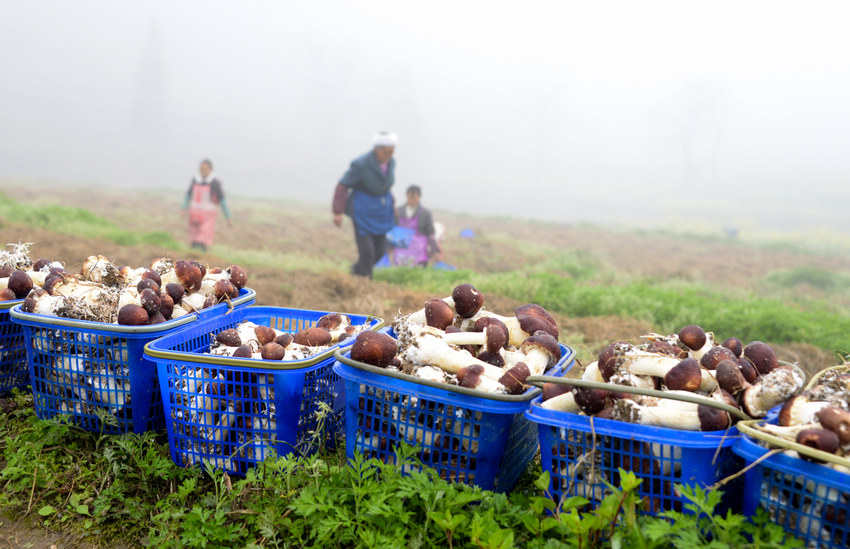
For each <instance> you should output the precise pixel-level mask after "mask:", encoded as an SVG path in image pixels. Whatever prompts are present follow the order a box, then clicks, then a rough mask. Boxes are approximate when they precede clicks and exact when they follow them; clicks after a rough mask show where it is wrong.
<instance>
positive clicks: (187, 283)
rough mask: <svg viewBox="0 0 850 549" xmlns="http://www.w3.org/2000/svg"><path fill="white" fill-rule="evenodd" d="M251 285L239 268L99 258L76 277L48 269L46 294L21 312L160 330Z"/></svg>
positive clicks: (41, 291)
mask: <svg viewBox="0 0 850 549" xmlns="http://www.w3.org/2000/svg"><path fill="white" fill-rule="evenodd" d="M36 264H38V263H36ZM51 265H52V264H51ZM45 268H47V267H45ZM247 281H248V275H247V273H246V272H245V269H243V268H242V267H240V266H238V265H231V266H230V267H228V268H227V269H221V268H218V267H216V268H209V267H207V266H206V265H203V264H201V263H198V262H197V261H194V260H188V261H187V260H177V261H174V260H171V259H168V258H160V259H157V260H155V261H154V262H153V263H152V264H151V266H150V267H149V268H147V267H140V268H132V267H120V268H119V267H118V266H117V265H115V264H113V263H111V262H110V261H109V260H108V259H107V258H105V257H103V256H102V255H97V256H89V257H88V258H87V259H86V260H85V261H84V262H83V266H82V269H81V270H80V273H79V274H78V275H76V276H74V275H71V274H70V273H68V272H67V271H66V270H65V269H64V268H62V267H61V265H60V266H58V267H55V266H54V267H52V268H50V269H49V271H48V272H47V274H46V276H45V278H44V284H43V288H35V289H33V290H32V291H31V292H29V293H28V295H26V299H25V301H24V304H23V305H22V307H21V308H22V310H23V311H24V312H30V313H36V314H42V315H50V316H59V317H64V318H72V319H77V320H91V321H95V322H105V323H112V324H114V323H117V324H124V325H132V326H142V325H147V324H159V323H162V322H165V321H166V320H170V319H172V318H178V317H180V316H183V315H185V314H188V313H191V312H194V311H198V310H201V309H204V308H207V307H211V306H212V305H215V304H217V303H220V302H222V301H227V300H230V299H234V298H236V297H237V296H238V295H239V290H240V289H241V288H243V287H244V286H245V284H246V283H247Z"/></svg>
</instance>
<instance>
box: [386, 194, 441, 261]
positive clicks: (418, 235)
mask: <svg viewBox="0 0 850 549" xmlns="http://www.w3.org/2000/svg"><path fill="white" fill-rule="evenodd" d="M421 198H422V189H420V188H419V186H418V185H411V186H410V187H408V188H407V203H406V204H405V205H403V206H401V207H399V208H398V211H397V212H396V224H397V225H398V226H399V227H404V228H406V229H412V230H413V231H414V233H413V235H412V236H411V237H410V242H409V243H408V245H407V247H406V248H394V249H393V254H392V255H393V261H392V262H393V264H394V265H409V266H420V265H421V266H425V265H427V264H428V260H429V259H430V258H434V259H435V260H436V261H441V260H442V253H443V251H442V250H441V249H440V244H439V243H438V242H437V239H436V238H435V237H434V234H435V231H434V220H433V218H432V217H431V212H429V211H428V210H426V209H425V208H423V207H422V206H421V204H420V203H419V202H420V200H421Z"/></svg>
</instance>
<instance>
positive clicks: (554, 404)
mask: <svg viewBox="0 0 850 549" xmlns="http://www.w3.org/2000/svg"><path fill="white" fill-rule="evenodd" d="M540 407H541V408H546V409H547V410H555V411H557V412H571V413H574V414H577V413H579V412H580V411H581V409H580V408H579V407H578V404H576V397H575V395H574V394H573V392H572V391H568V392H566V393H563V394H560V395H558V396H556V397H552V398H550V399H549V400H544V401H543V402H541V403H540Z"/></svg>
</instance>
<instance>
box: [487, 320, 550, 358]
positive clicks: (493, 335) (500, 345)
mask: <svg viewBox="0 0 850 549" xmlns="http://www.w3.org/2000/svg"><path fill="white" fill-rule="evenodd" d="M484 335H485V337H486V343H485V345H484V346H485V348H486V349H487V350H488V351H489V352H491V353H493V354H499V350H500V349H504V348H505V347H507V346H508V328H507V327H506V326H505V325H504V324H502V323H501V322H500V323H498V324H496V323H495V322H494V323H491V324H488V325H487V326H486V327H485V328H484ZM559 355H560V352H559ZM559 358H560V356H559Z"/></svg>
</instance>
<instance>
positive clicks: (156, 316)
mask: <svg viewBox="0 0 850 549" xmlns="http://www.w3.org/2000/svg"><path fill="white" fill-rule="evenodd" d="M163 322H165V317H164V316H162V313H161V312H159V309H157V310H156V311H154V313H153V314H152V315H150V320H148V324H149V325H150V324H162V323H163Z"/></svg>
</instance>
